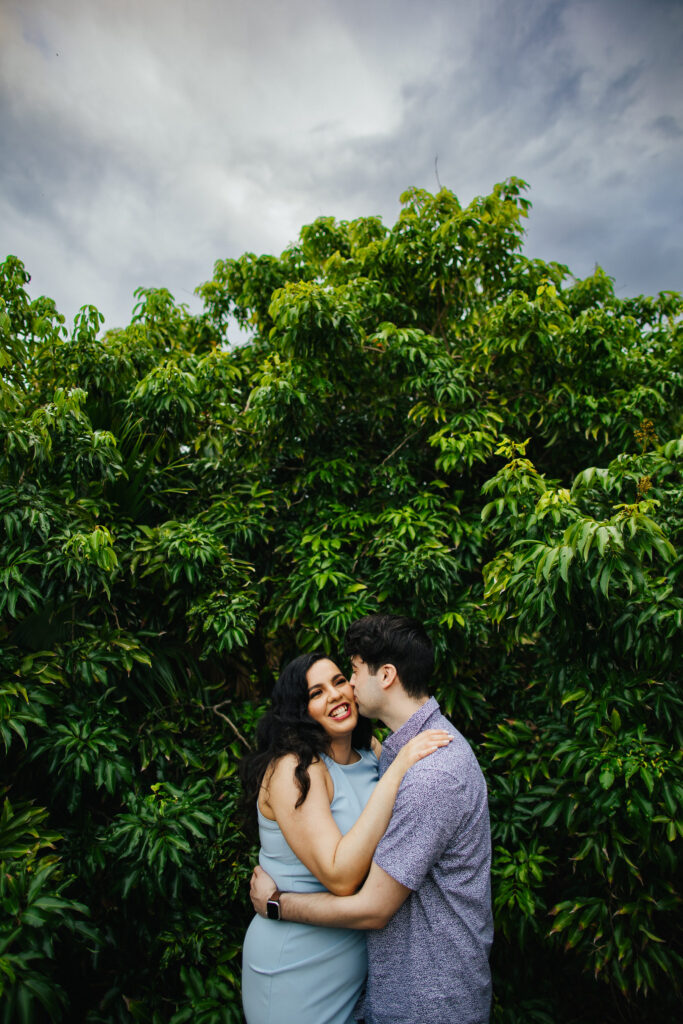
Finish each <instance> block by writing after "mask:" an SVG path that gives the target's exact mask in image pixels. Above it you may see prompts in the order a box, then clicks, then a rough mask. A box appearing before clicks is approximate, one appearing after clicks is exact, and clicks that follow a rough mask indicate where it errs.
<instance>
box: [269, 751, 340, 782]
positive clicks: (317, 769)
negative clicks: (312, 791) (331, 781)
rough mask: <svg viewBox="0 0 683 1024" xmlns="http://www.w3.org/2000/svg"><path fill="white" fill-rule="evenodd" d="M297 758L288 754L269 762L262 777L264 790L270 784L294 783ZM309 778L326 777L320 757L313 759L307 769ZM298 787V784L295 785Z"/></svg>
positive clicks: (324, 765)
mask: <svg viewBox="0 0 683 1024" xmlns="http://www.w3.org/2000/svg"><path fill="white" fill-rule="evenodd" d="M299 763H300V762H299V758H298V757H297V755H296V754H292V753H288V754H282V755H281V756H280V757H278V758H276V759H275V760H274V761H271V762H270V764H269V765H268V768H267V769H266V772H265V775H264V777H263V782H264V785H265V787H266V788H269V787H270V785H271V783H275V784H276V785H277V784H281V783H290V782H293V783H295V784H297V783H296V769H297V768H298V767H299ZM306 770H307V771H308V774H309V777H310V778H311V779H313V778H315V777H316V776H317V775H323V776H324V775H327V774H328V771H327V766H326V764H325V762H324V760H323V757H322V755H318V756H317V757H314V758H313V760H312V761H311V763H310V764H309V765H308V767H307V769H306ZM297 785H298V784H297Z"/></svg>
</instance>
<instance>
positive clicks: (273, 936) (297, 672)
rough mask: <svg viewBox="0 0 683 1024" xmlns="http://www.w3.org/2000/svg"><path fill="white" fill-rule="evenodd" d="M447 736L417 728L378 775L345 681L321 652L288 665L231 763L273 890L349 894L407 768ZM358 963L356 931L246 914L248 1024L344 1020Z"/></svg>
mask: <svg viewBox="0 0 683 1024" xmlns="http://www.w3.org/2000/svg"><path fill="white" fill-rule="evenodd" d="M450 740H451V736H450V735H449V734H448V733H446V732H442V731H440V730H430V731H428V732H423V733H420V735H419V736H417V737H415V739H413V740H411V741H410V743H407V744H406V745H405V746H404V747H403V749H402V750H401V752H400V753H399V755H398V756H397V757H396V759H395V760H394V762H393V763H392V764H391V765H390V767H389V768H388V769H387V771H386V772H385V773H384V775H383V776H382V779H381V780H380V781H379V782H378V781H377V776H378V756H379V753H380V752H381V746H380V744H379V743H378V742H377V740H376V739H375V738H374V737H373V736H372V734H371V727H370V722H369V721H368V720H367V719H364V718H362V717H361V716H360V715H359V714H358V709H357V707H356V703H355V699H354V693H353V688H352V687H351V685H350V683H349V682H348V681H347V679H346V678H345V676H344V675H343V674H342V672H340V670H339V668H338V667H337V666H336V665H335V663H334V662H333V661H331V660H330V659H329V658H328V657H327V656H326V655H325V654H322V653H316V654H302V655H300V657H298V658H295V659H294V661H292V662H290V664H289V665H287V667H286V668H285V669H284V670H283V672H282V674H281V676H280V678H279V679H278V681H277V684H276V686H275V689H274V691H273V701H272V707H271V709H270V710H269V711H268V712H267V713H266V715H265V716H264V717H263V719H262V720H261V722H260V723H259V727H258V730H257V751H256V753H255V754H253V755H251V756H250V757H248V758H246V759H245V761H244V763H243V768H242V779H243V782H244V784H245V790H246V793H247V795H252V796H253V797H254V798H255V799H256V803H257V815H258V822H259V836H260V841H261V850H260V853H259V862H260V864H261V866H262V867H263V868H264V869H265V870H266V871H267V872H268V873H269V874H270V875H271V876H272V877H273V878H274V879H275V883H276V885H277V888H278V889H279V890H282V891H287V890H290V891H295V892H315V891H320V890H322V889H329V891H330V892H333V893H335V894H336V895H340V896H342V895H347V894H349V893H352V892H355V891H356V889H358V888H359V886H360V885H361V884H362V882H363V880H364V878H365V876H366V875H367V873H368V871H369V869H370V864H371V861H372V856H373V854H374V852H375V848H376V846H377V843H378V842H379V840H380V839H381V837H382V835H383V834H384V831H385V829H386V827H387V825H388V823H389V818H390V817H391V812H392V809H393V805H394V800H395V797H396V793H397V792H398V787H399V785H400V782H401V780H402V778H403V776H404V775H405V773H406V771H407V770H408V768H410V767H411V765H413V764H415V762H416V761H418V760H419V759H420V758H422V757H426V756H427V755H428V754H430V753H432V752H433V751H434V750H436V749H437V748H438V747H440V746H444V745H445V744H446V743H448V742H450ZM366 970H367V962H366V953H365V936H364V935H363V933H362V932H355V931H350V930H346V929H343V928H317V927H313V926H310V925H303V924H295V923H293V922H289V921H279V920H266V919H264V918H261V917H258V916H257V917H255V918H254V920H253V921H252V922H251V924H250V925H249V928H248V930H247V934H246V937H245V940H244V949H243V964H242V1000H243V1005H244V1013H245V1017H246V1019H247V1024H351V1022H352V1021H353V1007H354V1004H355V1002H356V1000H357V998H358V995H359V993H360V990H361V988H362V985H363V982H364V980H365V974H366Z"/></svg>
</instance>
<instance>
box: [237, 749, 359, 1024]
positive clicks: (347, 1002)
mask: <svg viewBox="0 0 683 1024" xmlns="http://www.w3.org/2000/svg"><path fill="white" fill-rule="evenodd" d="M359 754H360V757H361V760H360V761H356V763H355V764H344V765H342V764H337V763H336V761H333V760H332V759H331V758H329V757H326V756H325V755H323V759H324V761H325V764H326V765H327V768H328V770H329V772H330V775H331V777H332V782H333V784H334V798H333V800H332V804H331V807H330V809H331V811H332V817H333V818H334V820H335V821H336V823H337V825H338V827H339V831H340V832H341V833H342V835H344V834H345V833H346V832H348V830H349V829H350V828H351V826H352V825H353V824H354V823H355V822H356V820H357V818H358V817H359V815H360V813H361V811H362V810H363V808H364V807H365V805H366V803H367V802H368V800H369V799H370V794H371V793H372V791H373V789H374V787H375V785H376V783H377V776H378V763H377V758H376V757H375V755H374V754H373V753H372V751H370V750H361V751H359ZM258 823H259V836H260V841H261V850H260V852H259V863H260V865H261V867H262V868H263V869H264V871H267V872H268V874H269V875H270V876H271V877H272V878H273V879H274V880H275V884H276V886H277V887H278V889H282V890H285V891H290V892H324V891H325V887H324V885H322V883H321V882H319V881H318V879H317V878H316V877H315V876H314V875H312V874H311V872H310V871H309V870H308V868H307V867H305V865H304V864H302V863H301V861H300V860H299V858H298V857H297V856H295V854H294V853H293V852H292V850H291V849H290V847H289V846H288V844H287V841H286V839H285V837H284V836H283V834H282V832H281V830H280V827H279V825H278V824H277V822H275V821H270V820H269V819H268V818H266V817H264V816H263V814H261V812H260V811H258ZM366 973H367V955H366V951H365V934H364V932H359V931H352V930H350V929H347V928H318V927H316V926H314V925H308V924H296V923H294V922H293V921H268V920H267V919H265V918H263V917H258V916H257V917H255V918H254V920H253V921H252V922H251V924H250V925H249V928H248V929H247V934H246V936H245V939H244V948H243V952H242V1003H243V1006H244V1014H245V1017H246V1019H247V1024H353V1007H354V1005H355V1003H356V1000H357V999H358V996H359V994H360V990H361V988H362V987H363V983H364V981H365V975H366Z"/></svg>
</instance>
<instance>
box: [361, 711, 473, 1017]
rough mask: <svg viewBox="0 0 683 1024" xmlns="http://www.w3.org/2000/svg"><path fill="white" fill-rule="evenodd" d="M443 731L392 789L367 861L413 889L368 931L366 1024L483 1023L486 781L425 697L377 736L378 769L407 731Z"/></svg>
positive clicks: (389, 759)
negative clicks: (389, 808) (446, 736)
mask: <svg viewBox="0 0 683 1024" xmlns="http://www.w3.org/2000/svg"><path fill="white" fill-rule="evenodd" d="M437 728H439V729H447V730H448V731H449V732H450V733H452V734H453V736H454V737H455V738H454V739H453V741H452V742H451V743H449V745H448V746H447V747H442V748H440V749H439V750H437V751H436V753H434V754H430V756H429V757H426V758H424V759H423V760H422V761H418V763H417V764H416V765H414V766H413V767H412V768H411V769H410V770H409V771H408V772H407V773H406V776H405V778H404V779H403V782H402V783H401V787H400V789H399V792H398V796H397V797H396V804H395V806H394V812H393V814H392V817H391V821H390V823H389V827H388V829H387V831H386V833H385V835H384V838H383V839H382V840H381V842H380V844H379V846H378V847H377V850H376V852H375V857H374V859H375V862H376V863H377V864H378V865H379V866H380V867H381V868H382V869H383V870H384V871H386V872H387V874H388V875H391V877H392V878H394V879H396V881H397V882H400V883H401V884H402V885H405V886H406V887H407V888H409V889H412V890H413V891H412V892H411V894H410V895H409V896H408V899H407V900H406V901H405V903H404V904H403V906H401V907H400V908H399V910H398V911H397V912H396V913H395V914H394V916H393V917H392V918H391V920H390V921H389V923H388V924H387V925H386V926H385V927H384V928H382V929H380V930H377V931H369V932H367V933H366V934H367V942H368V984H367V990H366V993H365V996H364V997H361V1000H360V1002H359V1004H358V1007H357V1009H356V1016H357V1018H358V1019H359V1020H361V1019H364V1020H365V1021H366V1024H486V1022H487V1021H488V1019H489V1011H490V1004H491V975H490V971H489V962H488V957H489V950H490V948H491V942H492V939H493V919H492V914H491V883H490V868H491V837H490V827H489V814H488V801H487V798H486V783H485V782H484V777H483V775H482V773H481V769H480V768H479V765H478V763H477V759H476V758H475V756H474V754H473V753H472V750H471V748H470V746H469V744H468V743H467V741H466V740H465V739H464V737H463V736H461V735H460V733H459V732H458V730H457V729H456V728H455V727H454V726H453V725H451V724H450V722H449V721H448V720H447V719H446V718H444V716H443V715H442V714H441V712H440V710H439V705H438V704H437V702H436V700H435V699H434V698H433V697H432V698H430V699H429V700H428V701H427V703H426V704H424V705H423V706H422V707H421V708H420V709H419V710H418V711H416V712H415V714H414V715H412V717H411V718H409V720H408V721H407V722H406V723H405V724H404V725H403V726H402V727H401V728H400V729H399V730H398V731H397V732H395V733H394V734H393V735H392V736H390V737H389V738H388V739H387V740H386V741H385V743H384V747H383V750H382V757H381V759H380V775H382V774H383V773H384V772H385V771H386V769H387V768H388V767H389V765H390V764H391V762H392V761H393V760H394V758H395V757H396V755H397V753H398V751H399V750H400V749H401V747H402V746H403V745H404V743H407V742H408V740H409V739H412V737H413V736H416V735H417V734H418V732H422V731H423V730H424V729H437Z"/></svg>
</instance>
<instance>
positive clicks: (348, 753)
mask: <svg viewBox="0 0 683 1024" xmlns="http://www.w3.org/2000/svg"><path fill="white" fill-rule="evenodd" d="M330 757H331V758H332V760H333V761H336V762H337V764H351V763H352V761H357V760H358V755H357V754H356V752H355V750H354V749H353V747H352V746H351V736H339V737H338V738H336V739H333V740H331V741H330Z"/></svg>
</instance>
